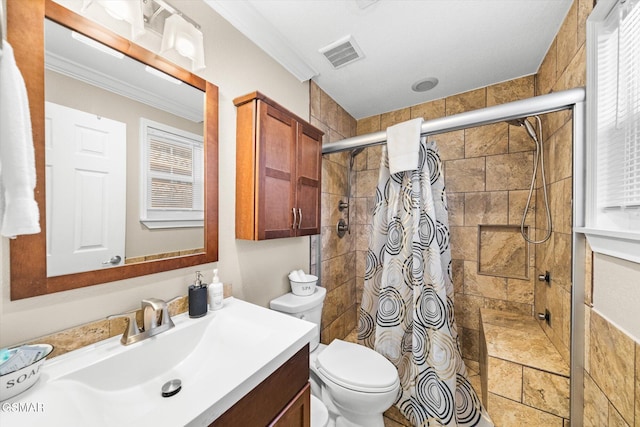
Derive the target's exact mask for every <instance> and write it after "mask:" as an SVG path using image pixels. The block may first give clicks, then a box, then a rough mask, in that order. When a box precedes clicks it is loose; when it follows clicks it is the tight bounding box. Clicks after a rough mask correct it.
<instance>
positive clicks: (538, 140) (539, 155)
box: [507, 116, 552, 244]
mask: <svg viewBox="0 0 640 427" xmlns="http://www.w3.org/2000/svg"><path fill="white" fill-rule="evenodd" d="M534 117H535V119H536V121H537V125H538V132H537V133H536V130H535V129H534V127H533V125H532V124H531V123H530V122H529V119H528V118H526V117H521V118H517V119H513V120H507V123H508V124H510V125H512V126H519V127H523V128H525V129H526V131H527V133H528V134H529V137H531V139H532V140H533V142H534V143H535V144H536V152H535V157H534V160H533V176H532V177H531V186H530V187H529V196H528V197H527V203H526V205H525V207H524V212H523V213H522V221H521V222H520V234H522V237H523V238H524V240H526V241H527V242H529V243H533V244H539V243H544V242H546V241H547V240H549V237H551V227H552V222H551V209H550V208H549V197H548V195H547V180H546V178H545V173H544V150H543V148H542V120H540V117H539V116H534ZM538 163H540V174H541V175H542V193H543V195H544V206H545V211H546V214H547V233H546V235H545V236H544V237H543V238H542V239H541V240H535V239H530V238H529V236H528V235H527V233H525V231H524V223H525V221H526V219H527V212H529V206H530V204H531V197H532V196H533V189H534V187H535V183H536V176H537V174H538Z"/></svg>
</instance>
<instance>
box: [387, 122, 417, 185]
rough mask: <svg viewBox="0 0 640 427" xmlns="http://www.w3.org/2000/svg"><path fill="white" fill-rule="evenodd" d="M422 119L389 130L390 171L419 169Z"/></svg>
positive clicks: (391, 127) (392, 172)
mask: <svg viewBox="0 0 640 427" xmlns="http://www.w3.org/2000/svg"><path fill="white" fill-rule="evenodd" d="M421 127H422V118H418V119H413V120H409V121H406V122H402V123H399V124H397V125H394V126H390V127H388V128H387V151H388V153H389V171H390V172H391V174H392V175H393V174H394V173H398V172H403V171H412V170H416V169H417V168H418V152H419V151H420V133H421Z"/></svg>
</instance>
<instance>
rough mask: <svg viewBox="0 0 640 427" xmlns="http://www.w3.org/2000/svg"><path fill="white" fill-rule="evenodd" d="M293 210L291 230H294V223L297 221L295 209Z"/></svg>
mask: <svg viewBox="0 0 640 427" xmlns="http://www.w3.org/2000/svg"><path fill="white" fill-rule="evenodd" d="M292 210H293V225H292V226H291V228H294V229H295V228H296V221H297V218H298V217H297V215H296V208H292Z"/></svg>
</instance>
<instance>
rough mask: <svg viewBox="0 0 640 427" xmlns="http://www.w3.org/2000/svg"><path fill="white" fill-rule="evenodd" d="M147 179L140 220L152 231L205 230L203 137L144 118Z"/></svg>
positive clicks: (143, 136)
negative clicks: (203, 227)
mask: <svg viewBox="0 0 640 427" xmlns="http://www.w3.org/2000/svg"><path fill="white" fill-rule="evenodd" d="M140 128H141V138H142V140H143V144H141V148H142V152H141V157H142V159H143V172H144V173H143V177H142V183H143V185H142V186H141V188H140V190H141V201H142V204H141V207H140V221H141V222H142V223H143V224H144V225H145V226H147V227H148V228H176V227H201V226H202V225H203V218H204V145H203V140H202V137H201V136H199V135H195V134H191V133H189V132H186V131H183V130H181V129H177V128H173V127H170V126H168V125H165V124H161V123H156V122H152V121H151V120H148V119H141V126H140Z"/></svg>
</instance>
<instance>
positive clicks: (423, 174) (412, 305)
mask: <svg viewBox="0 0 640 427" xmlns="http://www.w3.org/2000/svg"><path fill="white" fill-rule="evenodd" d="M358 340H359V342H361V343H362V344H364V345H366V346H368V347H370V348H373V349H374V350H376V351H377V352H379V353H380V354H382V355H383V356H385V357H386V358H387V359H389V360H390V361H391V362H392V363H393V364H394V365H395V366H396V368H397V369H398V374H399V377H400V384H401V389H400V392H399V395H398V398H397V400H396V406H397V407H398V408H399V409H400V411H401V412H402V413H403V415H404V416H405V417H407V419H409V420H410V421H411V422H412V423H413V425H414V426H441V425H442V426H492V425H493V424H492V423H491V422H490V421H489V417H488V415H487V414H486V411H484V410H483V408H482V405H481V403H480V400H479V398H478V396H477V394H476V393H475V391H474V389H473V388H472V386H471V383H470V382H469V380H468V378H467V373H466V367H465V365H464V363H463V361H462V354H461V351H460V341H459V338H458V332H457V329H456V323H455V319H454V310H453V281H452V278H451V250H450V248H449V223H448V217H447V203H446V194H445V189H444V178H443V176H442V163H441V161H440V156H439V154H438V150H437V147H436V145H435V143H434V142H427V139H426V137H422V138H421V141H420V151H419V162H418V169H417V170H414V171H405V172H399V173H396V174H393V175H391V174H390V172H389V161H388V154H387V147H386V146H384V147H383V150H382V160H381V164H380V175H379V180H378V187H377V189H376V203H375V208H374V212H373V229H372V231H371V235H370V241H369V249H368V251H367V261H366V272H365V284H364V293H363V296H362V305H361V307H360V317H359V322H358Z"/></svg>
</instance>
